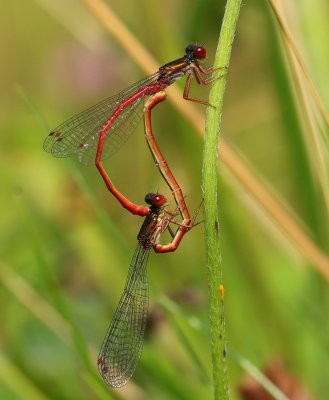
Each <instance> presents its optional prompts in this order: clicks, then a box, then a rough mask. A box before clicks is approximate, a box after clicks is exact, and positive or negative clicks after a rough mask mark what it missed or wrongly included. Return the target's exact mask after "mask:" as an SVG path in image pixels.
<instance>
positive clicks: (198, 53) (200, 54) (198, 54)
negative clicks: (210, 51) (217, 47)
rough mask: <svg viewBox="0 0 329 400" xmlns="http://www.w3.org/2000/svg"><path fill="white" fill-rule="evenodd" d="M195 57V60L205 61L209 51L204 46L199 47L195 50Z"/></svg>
mask: <svg viewBox="0 0 329 400" xmlns="http://www.w3.org/2000/svg"><path fill="white" fill-rule="evenodd" d="M193 55H194V57H195V58H199V59H204V58H206V56H207V50H206V49H205V48H204V47H202V46H198V47H196V48H195V49H194V51H193Z"/></svg>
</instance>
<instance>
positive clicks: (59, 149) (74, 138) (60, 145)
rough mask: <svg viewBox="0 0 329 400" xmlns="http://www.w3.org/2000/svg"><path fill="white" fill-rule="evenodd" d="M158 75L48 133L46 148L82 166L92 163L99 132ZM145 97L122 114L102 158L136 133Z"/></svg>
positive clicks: (89, 109)
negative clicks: (121, 107)
mask: <svg viewBox="0 0 329 400" xmlns="http://www.w3.org/2000/svg"><path fill="white" fill-rule="evenodd" d="M158 76H159V72H156V73H155V74H153V75H150V76H149V77H147V78H145V79H143V80H141V81H139V82H136V83H134V84H133V85H131V86H129V87H128V88H127V89H125V90H124V91H122V92H121V93H118V94H116V95H114V96H112V97H109V98H108V99H105V100H103V101H101V102H100V103H98V104H96V105H94V106H93V107H90V108H88V109H87V110H85V111H82V112H81V113H80V114H77V115H75V116H73V117H71V118H70V119H68V120H67V121H66V122H63V123H62V124H61V125H59V126H58V127H57V128H55V129H54V130H52V131H51V132H50V133H49V135H48V136H47V138H46V139H45V141H44V145H43V147H44V149H45V150H46V151H47V152H49V153H51V154H52V155H53V156H55V157H69V156H75V157H77V158H78V160H79V161H80V162H82V163H83V164H92V163H93V162H94V160H95V156H96V150H97V145H98V138H99V133H100V131H101V130H102V128H103V126H104V124H105V123H106V122H107V121H108V119H109V118H110V117H111V115H112V114H113V112H114V111H115V110H116V109H117V107H118V106H119V105H120V104H122V103H123V102H124V101H125V100H126V99H128V98H129V97H130V96H132V95H133V94H134V93H135V92H137V91H138V90H139V89H140V88H142V87H144V86H146V85H149V84H151V83H155V82H156V81H157V78H158ZM143 98H144V96H143V95H142V96H141V97H139V98H138V99H136V100H134V101H132V102H131V103H129V104H127V105H126V107H125V108H123V109H122V111H121V112H120V113H119V115H118V117H117V118H116V119H115V121H114V122H113V124H112V125H111V127H110V128H109V130H108V131H107V134H106V139H105V143H104V147H103V154H102V159H105V158H107V157H109V156H111V155H112V154H114V153H115V152H116V151H117V150H118V149H119V148H120V147H121V146H122V145H123V144H124V143H125V142H126V140H127V139H128V137H129V136H130V134H131V133H132V132H133V131H134V129H135V128H136V126H137V125H138V123H139V122H140V120H141V119H142V118H141V114H142V109H143Z"/></svg>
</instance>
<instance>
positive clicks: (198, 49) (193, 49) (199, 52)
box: [185, 44, 207, 60]
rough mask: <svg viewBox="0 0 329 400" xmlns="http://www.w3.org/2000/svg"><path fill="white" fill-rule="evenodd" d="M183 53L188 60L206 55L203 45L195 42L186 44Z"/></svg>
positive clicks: (202, 57) (201, 58) (203, 57)
mask: <svg viewBox="0 0 329 400" xmlns="http://www.w3.org/2000/svg"><path fill="white" fill-rule="evenodd" d="M185 53H186V56H187V57H188V58H189V59H190V60H203V59H205V58H206V56H207V50H206V49H205V48H204V47H203V46H200V45H197V44H189V45H188V46H186V48H185Z"/></svg>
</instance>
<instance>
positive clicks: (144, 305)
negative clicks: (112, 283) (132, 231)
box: [98, 244, 150, 387]
mask: <svg viewBox="0 0 329 400" xmlns="http://www.w3.org/2000/svg"><path fill="white" fill-rule="evenodd" d="M149 252H150V251H149V249H144V247H143V246H142V245H141V244H139V245H138V246H137V248H136V250H135V253H134V256H133V259H132V261H131V264H130V269H129V273H128V278H127V282H126V286H125V289H124V292H123V294H122V296H121V299H120V302H119V305H118V308H117V310H116V312H115V314H114V317H113V320H112V322H111V325H110V327H109V330H108V332H107V334H106V336H105V339H104V342H103V345H102V348H101V351H100V353H99V356H98V369H99V372H100V374H101V375H102V377H103V379H104V380H105V381H106V382H107V383H108V384H109V385H111V386H113V387H121V386H123V385H125V384H126V383H127V382H128V380H129V379H130V378H131V376H132V375H133V373H134V371H135V369H136V366H137V363H138V360H139V358H140V355H141V352H142V348H143V341H144V331H145V326H146V319H147V311H148V281H147V275H146V264H147V259H148V256H149Z"/></svg>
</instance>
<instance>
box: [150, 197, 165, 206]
mask: <svg viewBox="0 0 329 400" xmlns="http://www.w3.org/2000/svg"><path fill="white" fill-rule="evenodd" d="M166 201H167V199H166V198H165V197H164V196H162V194H157V195H155V196H154V197H153V199H152V204H153V205H154V206H157V207H160V206H163V205H164V204H165V203H166Z"/></svg>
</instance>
